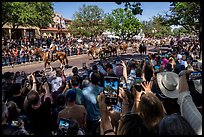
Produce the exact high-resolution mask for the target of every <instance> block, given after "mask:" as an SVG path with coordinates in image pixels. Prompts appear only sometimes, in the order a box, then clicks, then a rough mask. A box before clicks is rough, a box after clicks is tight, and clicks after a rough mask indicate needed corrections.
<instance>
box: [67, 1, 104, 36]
mask: <svg viewBox="0 0 204 137" xmlns="http://www.w3.org/2000/svg"><path fill="white" fill-rule="evenodd" d="M103 19H104V11H103V10H102V9H101V8H99V7H98V6H96V5H88V6H86V5H85V4H84V5H83V6H82V7H80V8H79V10H78V11H77V12H76V13H75V14H74V20H73V23H72V25H71V26H70V27H69V28H68V29H69V30H70V32H71V33H72V34H73V35H80V36H95V35H101V34H102V33H103V31H104V30H105V26H104V22H103Z"/></svg>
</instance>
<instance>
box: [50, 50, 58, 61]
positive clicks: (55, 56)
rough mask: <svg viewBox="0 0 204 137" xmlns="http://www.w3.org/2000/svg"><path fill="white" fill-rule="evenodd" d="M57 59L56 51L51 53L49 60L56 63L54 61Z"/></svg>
mask: <svg viewBox="0 0 204 137" xmlns="http://www.w3.org/2000/svg"><path fill="white" fill-rule="evenodd" d="M56 58H57V53H56V51H53V52H50V53H49V59H50V61H54V60H56Z"/></svg>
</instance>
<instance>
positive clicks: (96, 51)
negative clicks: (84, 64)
mask: <svg viewBox="0 0 204 137" xmlns="http://www.w3.org/2000/svg"><path fill="white" fill-rule="evenodd" d="M101 51H102V48H101V47H96V46H93V47H91V48H89V49H88V52H87V53H88V56H89V54H91V56H92V57H93V59H96V58H97V57H96V56H97V55H98V56H100V53H101Z"/></svg>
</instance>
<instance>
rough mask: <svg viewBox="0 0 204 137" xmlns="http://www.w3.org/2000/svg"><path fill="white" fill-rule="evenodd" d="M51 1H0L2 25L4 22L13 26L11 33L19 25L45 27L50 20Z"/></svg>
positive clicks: (51, 12)
mask: <svg viewBox="0 0 204 137" xmlns="http://www.w3.org/2000/svg"><path fill="white" fill-rule="evenodd" d="M53 13H54V10H53V4H52V3H51V2H2V27H3V25H4V24H6V23H10V24H11V25H12V26H13V34H14V33H15V31H16V29H17V28H18V27H19V26H20V25H21V26H29V25H31V26H37V27H45V26H48V24H49V23H51V22H52V18H53Z"/></svg>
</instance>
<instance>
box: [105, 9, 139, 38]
mask: <svg viewBox="0 0 204 137" xmlns="http://www.w3.org/2000/svg"><path fill="white" fill-rule="evenodd" d="M105 24H106V25H107V27H108V29H109V30H110V31H111V32H115V34H116V35H118V36H121V37H130V36H134V35H136V34H137V33H138V30H139V28H140V27H141V23H140V22H139V20H138V19H137V18H136V17H135V16H134V15H133V14H132V11H131V10H124V9H122V8H118V9H115V10H113V11H112V13H111V14H108V15H107V16H106V18H105Z"/></svg>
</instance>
